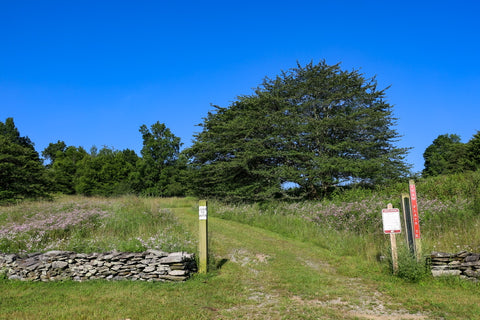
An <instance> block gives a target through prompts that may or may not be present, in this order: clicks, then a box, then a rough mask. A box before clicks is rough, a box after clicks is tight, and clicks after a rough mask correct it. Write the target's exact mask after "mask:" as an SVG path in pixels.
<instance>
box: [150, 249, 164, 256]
mask: <svg viewBox="0 0 480 320" xmlns="http://www.w3.org/2000/svg"><path fill="white" fill-rule="evenodd" d="M146 252H147V253H150V254H153V255H154V256H157V257H166V256H168V253H166V252H163V251H160V250H155V249H148V250H147V251H146Z"/></svg>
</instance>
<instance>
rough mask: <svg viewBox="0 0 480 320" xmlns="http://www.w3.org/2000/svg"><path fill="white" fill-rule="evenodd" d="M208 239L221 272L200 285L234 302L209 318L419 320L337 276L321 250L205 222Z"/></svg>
mask: <svg viewBox="0 0 480 320" xmlns="http://www.w3.org/2000/svg"><path fill="white" fill-rule="evenodd" d="M176 213H177V216H178V217H179V218H181V219H182V221H183V223H184V224H185V225H190V226H192V227H196V224H195V223H192V220H193V221H195V219H196V217H197V216H196V214H195V212H194V213H193V215H192V213H191V212H187V211H185V210H177V211H176ZM192 218H193V219H192ZM209 236H210V239H209V240H210V247H211V249H212V251H213V252H214V256H213V259H214V260H215V263H217V264H220V265H221V268H220V269H219V270H218V271H217V272H218V274H217V275H216V276H215V277H212V278H211V279H209V280H208V281H206V283H208V284H210V285H211V286H219V287H218V288H219V289H220V288H221V289H220V290H219V291H218V292H222V294H225V295H226V296H229V295H232V296H235V301H236V302H235V303H234V304H232V305H230V306H228V305H225V306H223V307H222V306H221V305H214V306H212V307H211V308H213V309H214V310H215V314H216V316H215V317H214V318H219V319H319V318H320V319H424V318H425V317H424V316H423V315H421V314H410V313H409V312H408V311H407V310H405V309H404V308H403V307H401V306H400V305H399V304H395V303H392V299H391V298H390V297H387V296H385V295H382V294H381V293H380V292H379V291H378V290H377V289H376V285H375V284H374V283H373V282H371V283H369V282H367V281H365V280H361V279H359V278H352V277H348V276H344V275H341V274H339V273H338V272H337V271H336V269H335V268H334V267H332V266H331V265H330V264H328V263H327V262H325V258H326V257H329V256H330V253H329V252H328V251H326V250H324V249H321V248H318V247H315V246H312V245H310V244H306V243H303V242H298V241H295V240H291V239H286V238H284V237H281V236H279V235H277V234H275V233H271V232H268V231H265V230H263V229H259V228H254V227H250V226H246V225H244V224H240V223H236V222H232V221H226V220H222V219H216V218H209ZM322 257H323V258H322ZM223 290H227V291H223ZM206 307H207V306H206Z"/></svg>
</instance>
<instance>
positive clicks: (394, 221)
mask: <svg viewBox="0 0 480 320" xmlns="http://www.w3.org/2000/svg"><path fill="white" fill-rule="evenodd" d="M382 221H383V232H384V233H385V234H390V245H391V249H392V267H393V273H394V274H396V273H397V272H398V254H397V240H396V239H395V234H397V233H400V232H402V224H401V222H400V210H398V209H395V208H393V206H392V204H391V203H389V204H388V205H387V209H382Z"/></svg>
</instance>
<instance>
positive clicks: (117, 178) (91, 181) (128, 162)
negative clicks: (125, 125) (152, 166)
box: [75, 147, 139, 196]
mask: <svg viewBox="0 0 480 320" xmlns="http://www.w3.org/2000/svg"><path fill="white" fill-rule="evenodd" d="M138 161H139V158H138V157H137V155H136V154H135V152H134V151H132V150H128V149H126V150H123V151H118V150H113V149H109V148H107V147H103V148H102V149H101V150H100V151H99V152H98V153H93V154H91V155H89V156H86V157H84V158H83V159H82V160H81V161H80V162H79V165H78V170H77V175H76V185H75V190H76V192H77V193H79V194H84V195H102V196H112V195H121V194H128V193H131V192H132V191H133V189H132V188H131V186H130V182H131V179H132V175H133V172H134V171H135V166H136V163H137V162H138Z"/></svg>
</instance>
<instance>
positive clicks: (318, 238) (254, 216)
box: [0, 172, 480, 319]
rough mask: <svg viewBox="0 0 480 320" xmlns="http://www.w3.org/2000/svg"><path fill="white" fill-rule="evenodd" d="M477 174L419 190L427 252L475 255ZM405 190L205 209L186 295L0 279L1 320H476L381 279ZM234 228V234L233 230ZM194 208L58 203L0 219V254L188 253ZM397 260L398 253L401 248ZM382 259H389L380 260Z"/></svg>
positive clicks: (460, 303)
mask: <svg viewBox="0 0 480 320" xmlns="http://www.w3.org/2000/svg"><path fill="white" fill-rule="evenodd" d="M479 182H480V172H477V173H467V174H462V175H454V176H443V177H438V178H432V179H427V180H420V181H417V194H418V198H419V200H418V201H419V209H420V218H421V229H422V230H421V231H422V241H423V248H424V253H426V254H427V253H429V252H430V251H433V250H437V251H449V252H456V251H460V250H471V251H475V252H480V234H479V231H478V230H479V222H480V210H479V207H480V205H479V203H480V201H479V198H480V197H479V195H480V189H479V188H480V187H479V185H480V184H479ZM407 191H408V185H407V184H405V183H399V184H394V185H389V186H386V187H383V188H379V189H378V190H366V189H352V190H346V191H344V192H342V193H338V194H335V195H332V197H331V198H330V199H326V200H324V201H321V202H318V201H309V202H301V203H277V202H272V203H261V204H243V205H239V204H237V205H227V204H224V203H221V202H219V201H213V200H210V201H209V216H210V218H209V233H210V248H211V253H210V271H211V272H210V273H209V274H208V275H206V276H203V275H198V276H195V277H194V278H193V279H191V280H189V281H187V282H186V283H180V284H152V283H135V282H104V281H93V282H86V283H75V282H69V281H67V282H62V283H24V282H18V281H9V280H7V279H0V298H1V299H0V319H127V318H130V319H159V318H162V319H240V318H243V319H480V287H479V286H478V285H477V284H474V283H470V282H466V281H460V280H458V279H456V278H451V279H432V278H431V277H429V275H428V273H427V272H425V269H424V268H423V265H422V264H417V263H416V262H413V260H412V259H409V257H408V255H407V254H405V253H404V252H405V250H404V251H402V250H403V249H404V246H405V245H404V244H403V243H404V240H403V234H402V235H400V236H399V237H398V243H399V246H400V251H401V255H400V258H401V261H400V263H401V267H400V270H401V272H400V274H399V276H393V275H392V274H391V268H390V265H389V261H388V256H389V241H388V237H386V236H385V235H383V233H382V225H381V209H382V208H385V207H386V204H387V203H389V202H391V203H392V204H393V205H394V206H395V207H398V206H399V202H400V201H399V197H400V194H401V193H402V192H403V193H405V192H407ZM239 222H241V223H239ZM197 223H198V209H197V200H196V199H188V198H186V199H175V198H172V199H160V198H137V197H121V198H115V199H114V198H112V199H105V198H82V197H61V198H58V199H56V200H55V201H52V202H24V203H20V204H18V205H15V206H8V207H0V251H2V252H32V251H47V250H54V249H59V250H73V251H82V252H93V251H110V250H121V251H142V250H145V249H147V248H157V249H162V250H166V251H177V250H185V251H189V252H196V251H197V232H198V224H197ZM402 248H403V249H402ZM380 256H384V257H386V259H384V260H379V257H380Z"/></svg>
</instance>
